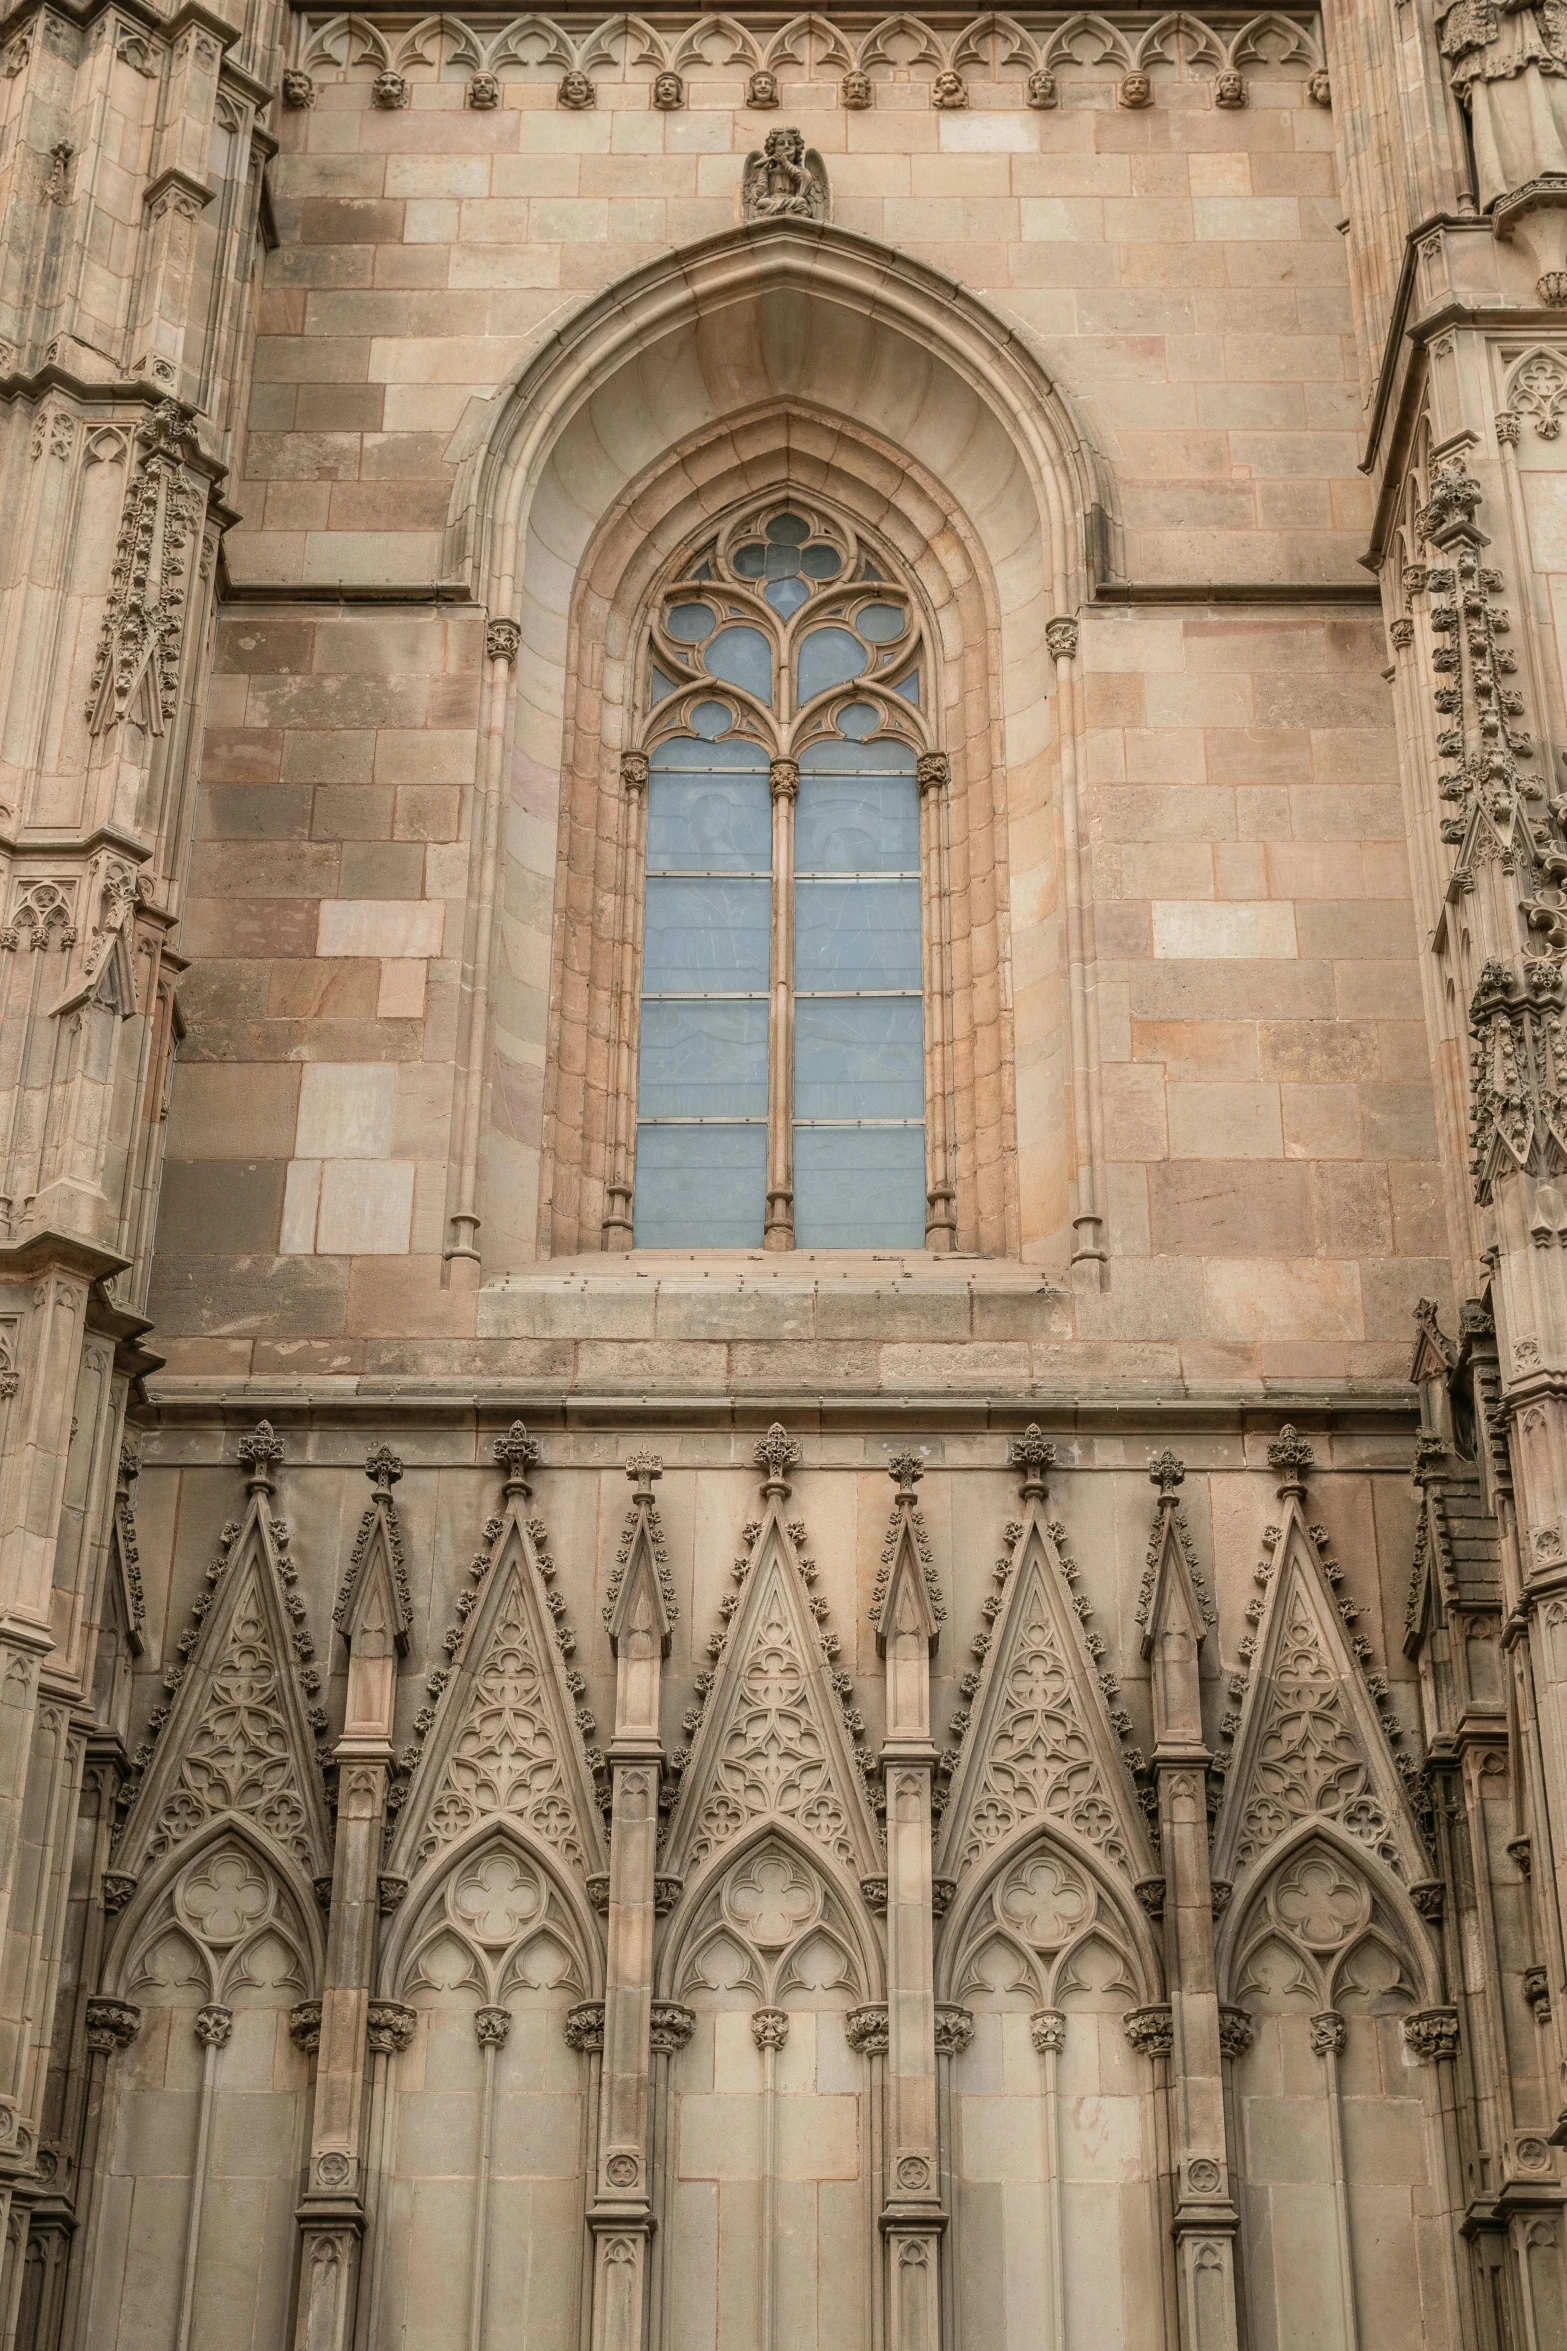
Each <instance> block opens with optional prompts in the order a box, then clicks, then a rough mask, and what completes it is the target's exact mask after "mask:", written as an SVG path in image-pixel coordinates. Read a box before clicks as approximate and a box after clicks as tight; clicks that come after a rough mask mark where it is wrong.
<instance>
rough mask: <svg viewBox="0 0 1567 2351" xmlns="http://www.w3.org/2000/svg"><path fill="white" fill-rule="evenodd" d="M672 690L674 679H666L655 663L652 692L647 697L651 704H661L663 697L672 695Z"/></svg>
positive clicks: (673, 688)
mask: <svg viewBox="0 0 1567 2351" xmlns="http://www.w3.org/2000/svg"><path fill="white" fill-rule="evenodd" d="M674 690H675V681H674V679H673V678H666V677H665V675H664V673H663V671H662V670H661V669H660V668H659V667H658V665H657V663H655V664H654V667H653V682H652V690H651V692H650V694H649V697H648V698H649V700H650V701H653V702H662V701H663V699H664V696H665V695H666V694H672V693H673V692H674Z"/></svg>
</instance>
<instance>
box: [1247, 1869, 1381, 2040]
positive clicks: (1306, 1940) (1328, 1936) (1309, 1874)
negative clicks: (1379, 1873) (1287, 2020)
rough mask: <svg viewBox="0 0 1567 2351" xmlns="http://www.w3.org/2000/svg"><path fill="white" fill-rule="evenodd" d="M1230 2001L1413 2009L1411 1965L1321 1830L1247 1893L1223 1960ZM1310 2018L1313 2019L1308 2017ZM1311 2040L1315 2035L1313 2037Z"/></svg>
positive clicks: (1374, 1902)
mask: <svg viewBox="0 0 1567 2351" xmlns="http://www.w3.org/2000/svg"><path fill="white" fill-rule="evenodd" d="M1230 1972H1231V1977H1232V1981H1233V1984H1234V1991H1233V1993H1232V1995H1231V1997H1232V1999H1233V2000H1234V2001H1235V2002H1236V2003H1242V2002H1245V2001H1247V2000H1248V1999H1252V2000H1255V1999H1257V1998H1259V1997H1260V1998H1263V1999H1274V2000H1277V1999H1279V1998H1281V1997H1283V1996H1285V1995H1291V1996H1294V1995H1299V1996H1302V1997H1304V1998H1309V1999H1310V2000H1312V2001H1313V2002H1314V2003H1315V2004H1316V2007H1317V2011H1318V2016H1319V2017H1320V2016H1338V2017H1339V2031H1340V2038H1339V2040H1338V2041H1337V2042H1336V2043H1335V2046H1342V2016H1341V2015H1340V2014H1339V2012H1340V2011H1342V2010H1343V2009H1344V2008H1345V2007H1346V2006H1348V2007H1350V2008H1352V2009H1357V2010H1361V2011H1363V2010H1365V2009H1367V2008H1370V2009H1372V2010H1374V2011H1377V2010H1388V2009H1397V2008H1413V2007H1414V2005H1415V2002H1416V1999H1417V1992H1416V1986H1417V1985H1418V1983H1419V1980H1420V1979H1419V1974H1418V1971H1417V1969H1416V1967H1415V1965H1414V1962H1413V1960H1412V1958H1411V1956H1410V1955H1409V1953H1408V1952H1407V1951H1406V1950H1405V1947H1404V1940H1403V1935H1402V1932H1401V1929H1400V1927H1399V1924H1398V1921H1397V1919H1396V1918H1395V1916H1394V1913H1393V1911H1392V1908H1391V1906H1390V1904H1388V1903H1387V1902H1386V1901H1385V1900H1384V1899H1383V1898H1382V1897H1381V1896H1379V1895H1378V1893H1377V1892H1376V1890H1375V1888H1374V1886H1373V1883H1372V1881H1371V1879H1370V1878H1369V1877H1367V1876H1366V1875H1365V1874H1364V1873H1363V1872H1362V1871H1361V1870H1360V1869H1358V1868H1357V1867H1356V1866H1355V1864H1354V1862H1353V1861H1351V1860H1350V1859H1349V1858H1348V1857H1347V1856H1345V1855H1344V1854H1342V1853H1341V1852H1340V1851H1339V1850H1338V1849H1337V1848H1336V1847H1334V1846H1330V1845H1329V1844H1328V1843H1327V1842H1326V1840H1325V1839H1321V1838H1312V1839H1311V1840H1310V1841H1309V1842H1308V1843H1307V1844H1306V1845H1305V1846H1304V1847H1296V1848H1295V1850H1294V1851H1293V1852H1292V1853H1290V1854H1288V1855H1286V1856H1285V1858H1284V1860H1283V1861H1282V1863H1281V1864H1280V1865H1279V1866H1278V1868H1277V1869H1275V1870H1274V1871H1273V1873H1272V1874H1271V1876H1270V1877H1269V1878H1268V1879H1267V1880H1266V1882H1265V1883H1264V1884H1263V1886H1262V1887H1261V1888H1260V1890H1259V1892H1258V1894H1257V1895H1256V1896H1255V1898H1254V1899H1253V1901H1252V1902H1251V1904H1250V1906H1249V1909H1248V1912H1247V1915H1246V1917H1245V1918H1244V1920H1243V1921H1242V1924H1241V1930H1240V1933H1239V1935H1238V1936H1237V1938H1236V1942H1235V1957H1234V1960H1233V1962H1232V1965H1231V1971H1230ZM1316 2021H1317V2020H1316V2019H1315V2018H1314V2019H1313V2023H1314V2024H1315V2022H1316ZM1314 2045H1315V2044H1314Z"/></svg>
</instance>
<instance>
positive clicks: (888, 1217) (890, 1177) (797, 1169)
mask: <svg viewBox="0 0 1567 2351" xmlns="http://www.w3.org/2000/svg"><path fill="white" fill-rule="evenodd" d="M688 1131H689V1130H688ZM697 1131H698V1132H700V1131H701V1130H700V1129H699V1130H697ZM640 1174H641V1171H640V1167H639V1169H638V1179H639V1187H640ZM640 1197H641V1194H640V1188H639V1192H638V1200H639V1203H640ZM758 1222H760V1218H758ZM794 1235H795V1240H796V1242H797V1243H798V1245H799V1246H800V1247H801V1248H802V1249H889V1248H890V1249H923V1248H924V1246H925V1130H924V1128H923V1127H810V1126H801V1127H796V1128H795V1130H794ZM637 1238H638V1240H640V1239H641V1238H642V1219H641V1209H640V1205H639V1207H638V1213H637Z"/></svg>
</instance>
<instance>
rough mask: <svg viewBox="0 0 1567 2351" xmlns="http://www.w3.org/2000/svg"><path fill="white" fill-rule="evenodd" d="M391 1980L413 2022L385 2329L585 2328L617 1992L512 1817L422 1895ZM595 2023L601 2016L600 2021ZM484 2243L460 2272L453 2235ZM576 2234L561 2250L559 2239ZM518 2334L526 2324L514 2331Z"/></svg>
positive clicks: (387, 2102) (384, 2292) (401, 2111)
mask: <svg viewBox="0 0 1567 2351" xmlns="http://www.w3.org/2000/svg"><path fill="white" fill-rule="evenodd" d="M386 1981H387V1983H388V1985H389V1986H390V1987H395V1991H394V1994H393V1996H394V1998H395V2000H396V2001H397V2002H400V2003H406V2011H405V2013H406V2014H407V2016H408V2020H409V2025H410V2026H411V2030H410V2032H409V2035H408V2041H407V2046H406V2048H405V2049H403V2051H402V2053H401V2054H399V2055H397V2056H395V2057H394V2059H393V2061H392V2067H391V2072H390V2077H389V2092H388V2094H387V2096H386V2097H385V2099H384V2101H383V2106H382V2113H381V2117H380V2121H379V2125H378V2126H375V2125H373V2126H372V2128H373V2129H374V2130H376V2134H377V2136H378V2137H379V2142H380V2143H379V2146H378V2147H377V2148H376V2149H375V2150H374V2153H373V2155H372V2163H373V2166H374V2169H375V2171H376V2173H377V2175H378V2176H379V2179H380V2183H381V2184H380V2189H379V2194H380V2196H381V2199H382V2203H381V2211H382V2214H383V2221H382V2225H381V2226H380V2227H378V2229H377V2230H376V2233H375V2240H374V2252H373V2266H372V2274H371V2277H370V2279H369V2281H368V2288H367V2290H368V2293H369V2296H370V2308H371V2310H372V2312H373V2314H374V2325H373V2329H372V2331H371V2333H370V2338H369V2339H370V2340H371V2341H372V2342H374V2343H376V2344H378V2345H379V2344H383V2343H386V2344H390V2343H401V2342H404V2341H414V2340H426V2339H428V2336H429V2332H430V2330H431V2329H432V2328H433V2327H434V2326H435V2325H436V2324H437V2319H436V2316H435V2314H436V2313H437V2312H438V2313H439V2322H438V2323H439V2324H440V2326H442V2327H443V2328H448V2329H449V2330H450V2331H451V2332H452V2333H453V2335H454V2336H458V2337H460V2339H461V2340H463V2341H466V2342H471V2343H474V2344H482V2343H485V2342H496V2341H499V2340H501V2339H502V2333H503V2330H502V2325H501V2321H500V2317H499V2312H498V2311H497V2314H496V2319H495V2326H494V2331H493V2332H490V2333H487V2332H486V2319H485V2312H486V2307H487V2305H488V2304H489V2303H491V2302H498V2300H499V2297H500V2294H501V2291H502V2287H501V2284H500V2280H501V2277H502V2273H503V2271H504V2275H505V2286H504V2292H505V2296H506V2299H507V2303H508V2306H511V2305H512V2304H513V2302H515V2306H516V2307H525V2308H526V2309H527V2311H528V2314H529V2321H530V2328H533V2327H536V2328H537V2331H538V2339H539V2340H540V2341H541V2342H550V2343H564V2342H567V2341H570V2340H574V2339H575V2338H574V2333H573V2330H574V2328H575V2324H576V2318H575V2314H576V2311H577V2309H578V2307H579V2304H580V2298H581V2294H582V2291H583V2276H582V2265H581V2259H582V2257H581V2239H582V2235H583V2230H582V2204H583V2198H584V2196H585V2194H586V2179H585V2176H584V2154H585V2149H586V2147H587V2143H588V2138H587V2134H588V2120H589V2116H588V2108H589V2104H590V2100H589V2094H588V2090H589V2067H588V2066H587V2065H586V2064H585V2063H584V2061H583V2057H582V2054H581V2052H582V2051H583V2050H584V2049H587V2048H590V2047H596V2046H598V2045H599V2043H600V2042H601V2040H602V2029H603V2028H602V2016H603V2010H602V2004H601V2002H599V2001H598V2000H593V2001H591V2002H585V2001H584V1994H586V1993H587V1992H588V1991H589V1990H590V1989H592V1988H594V1987H595V1985H596V1983H597V1974H596V1971H595V1970H594V1968H593V1967H592V1965H591V1964H590V1956H589V1951H588V1947H587V1944H586V1941H585V1937H584V1932H583V1929H582V1926H581V1925H580V1924H579V1921H578V1920H577V1918H576V1917H575V1915H574V1913H573V1911H572V1909H571V1907H570V1905H569V1903H568V1902H567V1899H566V1897H565V1895H564V1894H563V1892H562V1890H561V1888H560V1887H559V1886H558V1885H557V1883H556V1882H555V1880H554V1877H553V1875H552V1873H551V1872H550V1871H549V1870H548V1869H547V1868H546V1867H545V1866H544V1864H543V1862H542V1860H541V1859H539V1858H536V1857H535V1856H534V1855H533V1854H532V1853H530V1852H528V1851H526V1850H525V1849H523V1848H522V1847H521V1846H519V1845H518V1844H517V1843H516V1842H515V1841H514V1840H513V1839H512V1838H511V1837H510V1836H509V1835H508V1834H506V1832H505V1831H503V1830H502V1831H493V1832H492V1833H491V1834H490V1835H489V1836H488V1837H484V1838H481V1839H480V1840H479V1841H477V1842H476V1843H474V1844H471V1845H470V1846H469V1847H468V1849H467V1850H466V1851H465V1852H461V1853H459V1855H458V1857H457V1858H456V1859H455V1860H454V1861H452V1862H451V1863H450V1865H449V1866H448V1867H447V1868H445V1869H444V1870H443V1871H442V1872H441V1874H440V1876H439V1877H438V1879H437V1882H436V1883H435V1884H434V1885H433V1886H432V1887H431V1888H430V1890H429V1891H428V1892H427V1893H426V1894H425V1896H424V1899H423V1901H422V1902H420V1903H418V1904H417V1906H416V1907H414V1909H413V1916H412V1918H411V1921H410V1924H409V1927H408V1930H407V1933H406V1936H405V1937H404V1939H403V1940H402V1942H401V1945H400V1957H399V1956H397V1955H393V1956H392V1957H391V1959H390V1961H389V1965H388V1970H387V1977H386ZM584 2028H590V2029H584ZM457 2245H461V2246H463V2247H464V2248H465V2249H466V2248H468V2247H469V2246H471V2247H472V2248H473V2255H472V2259H471V2261H470V2260H469V2259H468V2258H466V2251H465V2258H464V2261H463V2263H462V2265H461V2270H460V2272H459V2269H458V2265H457V2264H456V2263H455V2262H454V2258H453V2249H454V2247H455V2246H457ZM562 2246H564V2247H568V2248H575V2249H576V2250H575V2252H574V2253H572V2254H570V2255H568V2257H567V2258H564V2259H562V2258H560V2257H559V2256H558V2254H557V2253H556V2252H555V2248H557V2247H562ZM504 2339H505V2340H508V2341H509V2340H511V2336H510V2333H509V2332H506V2333H505V2335H504Z"/></svg>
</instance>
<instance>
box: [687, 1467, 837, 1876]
mask: <svg viewBox="0 0 1567 2351" xmlns="http://www.w3.org/2000/svg"><path fill="white" fill-rule="evenodd" d="M798 1458H799V1447H798V1445H796V1444H795V1443H794V1441H793V1439H792V1438H790V1437H788V1436H787V1435H786V1434H785V1432H784V1431H783V1430H782V1429H781V1428H778V1427H774V1428H773V1429H771V1430H769V1431H768V1434H767V1436H766V1437H764V1438H763V1439H762V1440H761V1443H760V1444H759V1445H758V1447H757V1459H758V1462H759V1465H760V1466H761V1467H763V1468H765V1469H766V1470H767V1471H768V1476H767V1478H766V1481H765V1483H764V1486H763V1502H764V1509H763V1515H762V1517H761V1519H760V1520H759V1521H757V1522H755V1523H754V1524H753V1525H752V1526H750V1527H748V1528H747V1530H746V1532H747V1537H748V1549H747V1552H746V1554H745V1556H744V1557H743V1558H742V1559H740V1560H738V1561H737V1562H736V1576H737V1580H738V1581H739V1583H740V1592H739V1596H738V1600H737V1602H736V1604H735V1605H734V1607H733V1609H732V1612H730V1625H729V1631H728V1634H727V1636H718V1639H717V1642H716V1644H713V1646H715V1647H716V1648H717V1651H718V1666H717V1671H716V1673H715V1674H714V1676H713V1679H712V1683H711V1686H710V1689H709V1692H708V1696H707V1704H706V1707H705V1710H704V1712H703V1715H702V1720H701V1724H700V1727H699V1729H698V1731H697V1735H696V1739H695V1741H694V1744H693V1747H692V1752H691V1758H690V1762H689V1764H688V1766H687V1769H686V1772H685V1775H684V1779H683V1783H682V1786H681V1792H680V1799H679V1802H678V1804H677V1806H676V1809H675V1813H674V1817H673V1820H672V1822H671V1827H670V1837H669V1853H670V1866H672V1867H673V1868H675V1869H677V1870H683V1871H684V1873H685V1874H686V1875H687V1876H688V1877H689V1876H690V1875H691V1873H692V1872H694V1871H695V1870H697V1869H699V1868H700V1867H701V1865H702V1863H703V1862H704V1861H706V1860H707V1858H708V1856H709V1855H710V1854H712V1853H714V1852H716V1851H717V1850H718V1849H719V1848H720V1847H722V1846H724V1845H727V1844H728V1843H730V1841H731V1840H732V1839H733V1838H734V1837H736V1836H738V1835H739V1834H740V1832H741V1831H742V1830H743V1829H745V1828H747V1827H749V1826H750V1825H751V1823H752V1822H754V1821H760V1820H780V1821H787V1822H791V1823H792V1824H793V1825H794V1826H795V1827H796V1828H797V1829H799V1830H800V1831H801V1833H802V1834H803V1835H804V1836H805V1837H806V1838H807V1839H809V1840H810V1841H811V1842H813V1843H815V1844H816V1845H818V1846H820V1847H821V1848H823V1850H824V1851H826V1852H828V1853H830V1854H831V1855H832V1856H833V1858H834V1859H835V1860H836V1861H838V1862H839V1863H841V1865H842V1866H843V1868H845V1869H846V1870H848V1871H849V1872H850V1874H851V1875H854V1876H870V1875H873V1874H875V1873H876V1872H878V1871H880V1870H881V1869H882V1868H883V1867H884V1864H883V1861H882V1855H881V1845H880V1839H879V1837H878V1835H877V1831H876V1824H875V1821H874V1819H873V1817H872V1814H871V1810H870V1806H869V1804H868V1802H867V1800H866V1796H865V1791H864V1786H863V1782H862V1779H861V1773H860V1767H859V1764H858V1762H857V1759H856V1757H855V1753H854V1749H853V1746H852V1744H851V1742H850V1737H849V1732H848V1728H847V1726H846V1724H845V1721H844V1716H843V1712H842V1710H841V1706H840V1703H839V1700H840V1696H841V1690H840V1684H847V1683H848V1677H847V1676H846V1675H839V1674H836V1673H834V1671H833V1669H832V1658H833V1656H834V1655H835V1654H836V1650H837V1641H836V1637H835V1636H834V1635H832V1634H831V1633H826V1632H824V1631H823V1630H822V1629H821V1622H822V1619H823V1617H824V1616H825V1614H826V1603H825V1602H824V1601H821V1600H819V1599H817V1598H816V1596H815V1595H814V1594H812V1595H811V1596H810V1597H809V1598H808V1597H807V1590H808V1585H809V1583H810V1580H811V1579H812V1578H813V1577H814V1575H815V1572H816V1571H815V1568H814V1566H813V1565H812V1563H811V1562H810V1561H809V1560H807V1559H804V1558H802V1556H801V1551H800V1546H801V1544H802V1542H803V1541H804V1536H805V1530H804V1528H803V1526H800V1525H798V1524H797V1523H790V1522H789V1521H787V1520H786V1519H785V1517H784V1506H785V1504H786V1502H787V1500H788V1495H789V1488H788V1486H787V1484H786V1483H785V1482H784V1476H783V1472H784V1470H785V1469H786V1468H791V1467H793V1465H794V1463H795V1462H796V1461H797V1460H798ZM849 1687H850V1689H851V1691H852V1685H849Z"/></svg>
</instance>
